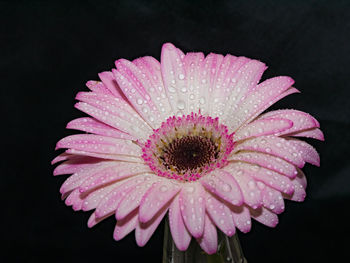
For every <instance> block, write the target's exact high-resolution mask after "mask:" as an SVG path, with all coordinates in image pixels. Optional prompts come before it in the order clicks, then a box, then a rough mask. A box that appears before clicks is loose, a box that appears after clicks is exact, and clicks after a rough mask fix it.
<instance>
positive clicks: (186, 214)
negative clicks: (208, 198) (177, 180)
mask: <svg viewBox="0 0 350 263" xmlns="http://www.w3.org/2000/svg"><path fill="white" fill-rule="evenodd" d="M204 198H205V190H204V189H203V187H202V185H201V184H200V183H197V182H195V183H187V184H186V186H184V187H183V188H182V190H181V192H180V208H181V214H182V218H183V219H184V222H185V225H186V227H187V230H188V231H189V232H190V233H191V235H192V236H193V237H195V238H199V237H201V236H202V235H203V230H204V215H205V200H204Z"/></svg>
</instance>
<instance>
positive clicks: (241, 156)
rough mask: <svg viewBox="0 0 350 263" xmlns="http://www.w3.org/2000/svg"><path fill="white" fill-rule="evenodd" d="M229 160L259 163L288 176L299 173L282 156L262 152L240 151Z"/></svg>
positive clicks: (291, 176) (293, 176) (292, 176)
mask: <svg viewBox="0 0 350 263" xmlns="http://www.w3.org/2000/svg"><path fill="white" fill-rule="evenodd" d="M229 160H230V161H242V162H247V163H251V164H257V165H260V166H262V167H264V168H267V169H270V170H272V171H275V172H278V173H280V174H283V175H285V176H288V177H289V178H295V176H296V175H297V174H298V171H297V169H296V167H295V166H294V165H293V164H291V163H289V162H287V161H285V160H283V159H281V158H278V157H275V156H272V155H269V154H264V153H260V152H239V153H236V154H233V155H231V156H230V157H229Z"/></svg>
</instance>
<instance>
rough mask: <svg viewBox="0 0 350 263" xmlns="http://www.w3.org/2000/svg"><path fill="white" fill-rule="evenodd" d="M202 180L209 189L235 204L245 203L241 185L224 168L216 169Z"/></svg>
mask: <svg viewBox="0 0 350 263" xmlns="http://www.w3.org/2000/svg"><path fill="white" fill-rule="evenodd" d="M200 182H201V183H202V185H203V186H204V187H205V188H206V189H207V190H209V191H210V192H212V193H213V194H215V195H216V196H218V197H220V198H222V199H223V200H225V201H227V202H229V203H231V204H233V205H241V204H242V203H243V197H242V193H241V190H240V187H239V185H238V184H237V182H236V180H235V179H234V178H233V177H232V176H231V175H230V174H229V173H228V172H226V171H224V170H219V169H216V170H214V171H213V172H211V174H207V175H206V176H204V177H202V178H201V180H200Z"/></svg>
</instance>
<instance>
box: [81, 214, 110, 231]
mask: <svg viewBox="0 0 350 263" xmlns="http://www.w3.org/2000/svg"><path fill="white" fill-rule="evenodd" d="M112 214H113V212H111V213H109V214H107V215H105V216H103V217H99V218H97V217H96V214H95V212H93V213H92V214H91V216H90V217H89V220H88V224H87V225H88V227H89V228H92V227H94V226H95V225H97V224H98V223H100V222H101V221H103V220H105V219H106V218H107V217H110V216H111V215H112Z"/></svg>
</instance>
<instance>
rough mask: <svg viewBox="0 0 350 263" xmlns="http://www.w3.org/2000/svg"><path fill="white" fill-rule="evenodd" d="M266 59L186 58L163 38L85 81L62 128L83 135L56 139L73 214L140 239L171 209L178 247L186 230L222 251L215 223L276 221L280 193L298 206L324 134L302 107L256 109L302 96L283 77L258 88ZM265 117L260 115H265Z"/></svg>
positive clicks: (243, 225)
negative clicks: (145, 52)
mask: <svg viewBox="0 0 350 263" xmlns="http://www.w3.org/2000/svg"><path fill="white" fill-rule="evenodd" d="M265 70H266V66H265V64H264V63H262V62H260V61H257V60H252V59H248V58H246V57H235V56H232V55H226V56H222V55H220V54H212V53H211V54H209V55H208V56H206V57H205V56H204V55H203V53H187V54H184V53H183V52H182V51H181V50H180V49H178V48H176V47H175V46H173V45H172V44H169V43H167V44H164V46H163V48H162V54H161V62H160V63H159V62H158V61H157V60H156V59H154V58H153V57H148V56H146V57H142V58H138V59H135V60H134V61H132V62H130V61H128V60H125V59H120V60H117V61H116V69H112V72H103V73H100V74H99V77H100V79H101V81H102V82H100V81H89V82H87V86H88V88H89V89H90V90H91V91H90V92H80V93H78V95H77V97H76V98H77V100H79V102H78V103H77V104H76V105H75V106H76V108H78V109H79V110H81V111H83V112H85V113H87V114H89V115H90V116H91V117H84V118H79V119H76V120H73V121H71V122H69V123H68V125H67V128H69V129H77V130H81V131H84V132H86V133H84V134H75V135H71V136H68V137H66V138H64V139H62V140H60V141H59V142H58V143H57V149H59V148H66V149H67V150H66V151H65V153H63V154H61V155H59V156H58V157H57V158H55V159H54V160H53V163H57V162H59V161H64V162H63V163H61V164H60V165H59V166H57V168H56V169H55V171H54V175H60V174H72V175H71V176H70V177H69V178H68V179H67V180H66V181H65V182H64V184H63V185H62V187H61V189H60V191H61V193H62V195H63V197H64V198H66V204H67V205H72V206H73V209H74V210H84V211H88V210H94V211H93V213H92V214H91V217H90V219H89V221H88V226H89V227H92V226H94V225H95V224H97V223H98V222H100V221H101V220H103V219H104V218H106V217H108V216H110V215H112V214H115V217H116V219H117V223H116V226H115V230H114V238H115V239H116V240H120V239H122V238H123V237H124V236H125V235H127V234H128V233H130V232H131V231H133V230H134V229H135V236H136V242H137V244H138V245H139V246H144V245H145V244H146V243H147V241H148V240H149V239H150V237H151V235H152V234H153V232H154V231H155V229H156V228H157V226H158V225H159V223H160V222H161V220H162V219H163V218H164V216H165V215H166V214H167V212H169V213H168V216H169V223H170V230H171V233H172V237H173V240H174V242H175V244H176V246H177V247H178V249H179V250H186V249H187V247H188V245H189V243H190V240H191V237H192V236H193V237H194V238H196V239H197V241H198V242H199V244H200V246H201V247H202V248H203V250H205V251H206V252H207V253H209V254H212V253H214V252H216V250H217V233H216V227H218V228H219V229H220V230H221V231H222V232H223V233H225V234H226V235H228V236H232V235H234V234H235V231H236V228H238V229H239V230H240V231H242V232H248V231H249V230H250V228H251V218H253V219H255V220H257V221H259V222H261V223H263V224H265V225H267V226H270V227H274V226H276V224H277V223H278V217H277V214H279V213H281V212H283V210H284V202H283V199H290V200H294V201H303V200H304V198H305V188H306V179H305V176H304V174H303V172H302V171H301V169H300V168H302V167H303V166H304V164H305V162H308V163H311V164H314V165H317V166H318V165H319V156H318V154H317V152H316V151H315V149H314V148H313V147H312V146H310V145H309V144H307V143H305V142H303V141H300V140H298V139H296V138H295V137H309V138H315V139H319V140H323V134H322V132H321V131H320V129H319V123H318V122H317V120H316V119H314V118H313V117H312V116H310V115H309V114H307V113H304V112H301V111H297V110H277V111H270V112H267V113H264V114H262V112H264V111H265V110H266V109H267V108H268V107H269V106H271V105H272V104H273V103H275V102H276V101H278V100H280V99H282V98H283V97H285V96H287V95H289V94H292V93H296V92H298V90H297V89H295V88H293V87H292V85H293V83H294V81H293V80H292V79H291V78H290V77H285V76H280V77H275V78H271V79H268V80H265V81H263V82H261V83H259V80H260V78H261V75H262V74H263V72H264V71H265ZM261 114H262V115H261Z"/></svg>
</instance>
